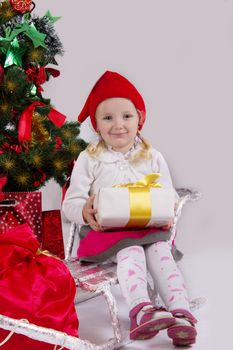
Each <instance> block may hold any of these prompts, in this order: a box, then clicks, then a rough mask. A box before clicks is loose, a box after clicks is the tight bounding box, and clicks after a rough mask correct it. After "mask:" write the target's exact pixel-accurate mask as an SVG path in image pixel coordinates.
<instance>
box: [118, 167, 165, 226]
mask: <svg viewBox="0 0 233 350" xmlns="http://www.w3.org/2000/svg"><path fill="white" fill-rule="evenodd" d="M160 175H161V174H159V173H150V174H147V175H145V176H144V177H143V178H142V179H140V180H139V181H137V182H131V183H128V184H120V185H115V186H113V187H117V188H119V187H121V188H125V187H127V188H128V189H129V201H130V219H129V221H128V223H127V225H126V226H125V227H127V228H133V227H145V226H146V225H147V224H148V222H149V221H150V218H151V207H152V201H151V194H150V188H161V187H162V185H161V184H160V183H158V182H156V180H157V179H158V178H159V177H160Z"/></svg>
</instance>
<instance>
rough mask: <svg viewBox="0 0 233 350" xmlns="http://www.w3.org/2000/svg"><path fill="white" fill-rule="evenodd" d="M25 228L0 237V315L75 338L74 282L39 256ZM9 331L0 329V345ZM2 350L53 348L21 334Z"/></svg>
mask: <svg viewBox="0 0 233 350" xmlns="http://www.w3.org/2000/svg"><path fill="white" fill-rule="evenodd" d="M38 248H39V243H38V241H37V240H36V238H35V236H34V235H33V234H32V230H31V229H30V227H29V226H28V225H27V224H23V225H20V226H17V227H15V228H13V229H11V230H9V231H7V232H5V233H3V234H1V235H0V257H1V259H0V314H2V315H5V316H8V317H12V318H15V319H27V320H28V321H29V322H30V323H34V324H36V325H37V326H42V327H46V328H53V329H55V330H58V331H62V332H65V333H67V334H68V335H72V336H75V337H77V336H78V319H77V315H76V311H75V307H74V297H75V293H76V287H75V282H74V280H73V278H72V277H71V275H70V272H69V270H68V269H67V267H66V266H65V265H64V263H63V262H62V261H61V260H59V259H58V258H55V257H52V256H48V255H45V254H46V252H44V253H43V252H41V251H40V250H39V249H38ZM8 334H9V331H5V330H3V329H0V343H1V342H2V341H3V340H4V339H5V338H6V336H7V335H8ZM1 349H3V350H41V349H43V350H53V349H54V345H52V344H48V343H44V342H40V341H36V340H33V339H31V338H29V337H26V336H24V335H21V334H16V333H15V334H13V336H12V337H11V338H10V339H9V340H8V341H7V342H6V343H5V344H4V345H2V347H1Z"/></svg>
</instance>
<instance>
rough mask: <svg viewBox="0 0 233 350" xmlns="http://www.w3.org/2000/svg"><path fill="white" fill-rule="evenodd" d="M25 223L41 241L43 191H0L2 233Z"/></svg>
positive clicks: (0, 225) (0, 232)
mask: <svg viewBox="0 0 233 350" xmlns="http://www.w3.org/2000/svg"><path fill="white" fill-rule="evenodd" d="M25 223H27V224H28V225H29V226H30V228H31V229H32V231H33V233H34V234H35V235H36V236H37V238H38V239H39V241H41V192H0V234H2V233H5V232H7V231H8V230H9V229H12V228H14V227H16V226H18V225H22V224H25Z"/></svg>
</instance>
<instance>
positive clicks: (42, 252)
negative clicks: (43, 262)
mask: <svg viewBox="0 0 233 350" xmlns="http://www.w3.org/2000/svg"><path fill="white" fill-rule="evenodd" d="M41 254H43V255H46V256H51V257H52V258H55V259H58V260H61V259H60V258H59V257H58V256H56V255H54V254H52V253H50V252H49V251H48V250H41V249H40V248H38V249H37V251H36V255H41Z"/></svg>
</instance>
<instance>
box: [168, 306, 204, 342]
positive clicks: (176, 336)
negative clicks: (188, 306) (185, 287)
mask: <svg viewBox="0 0 233 350" xmlns="http://www.w3.org/2000/svg"><path fill="white" fill-rule="evenodd" d="M171 313H172V314H173V316H174V317H175V319H176V324H175V325H173V326H171V327H170V328H169V329H168V331H167V335H168V336H169V338H171V339H172V340H173V344H174V345H176V346H185V345H186V346H187V345H192V344H194V343H195V342H196V336H197V331H196V329H195V323H197V320H196V319H195V317H194V316H193V315H192V314H191V313H190V312H189V311H187V310H183V309H176V310H173V311H171Z"/></svg>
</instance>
